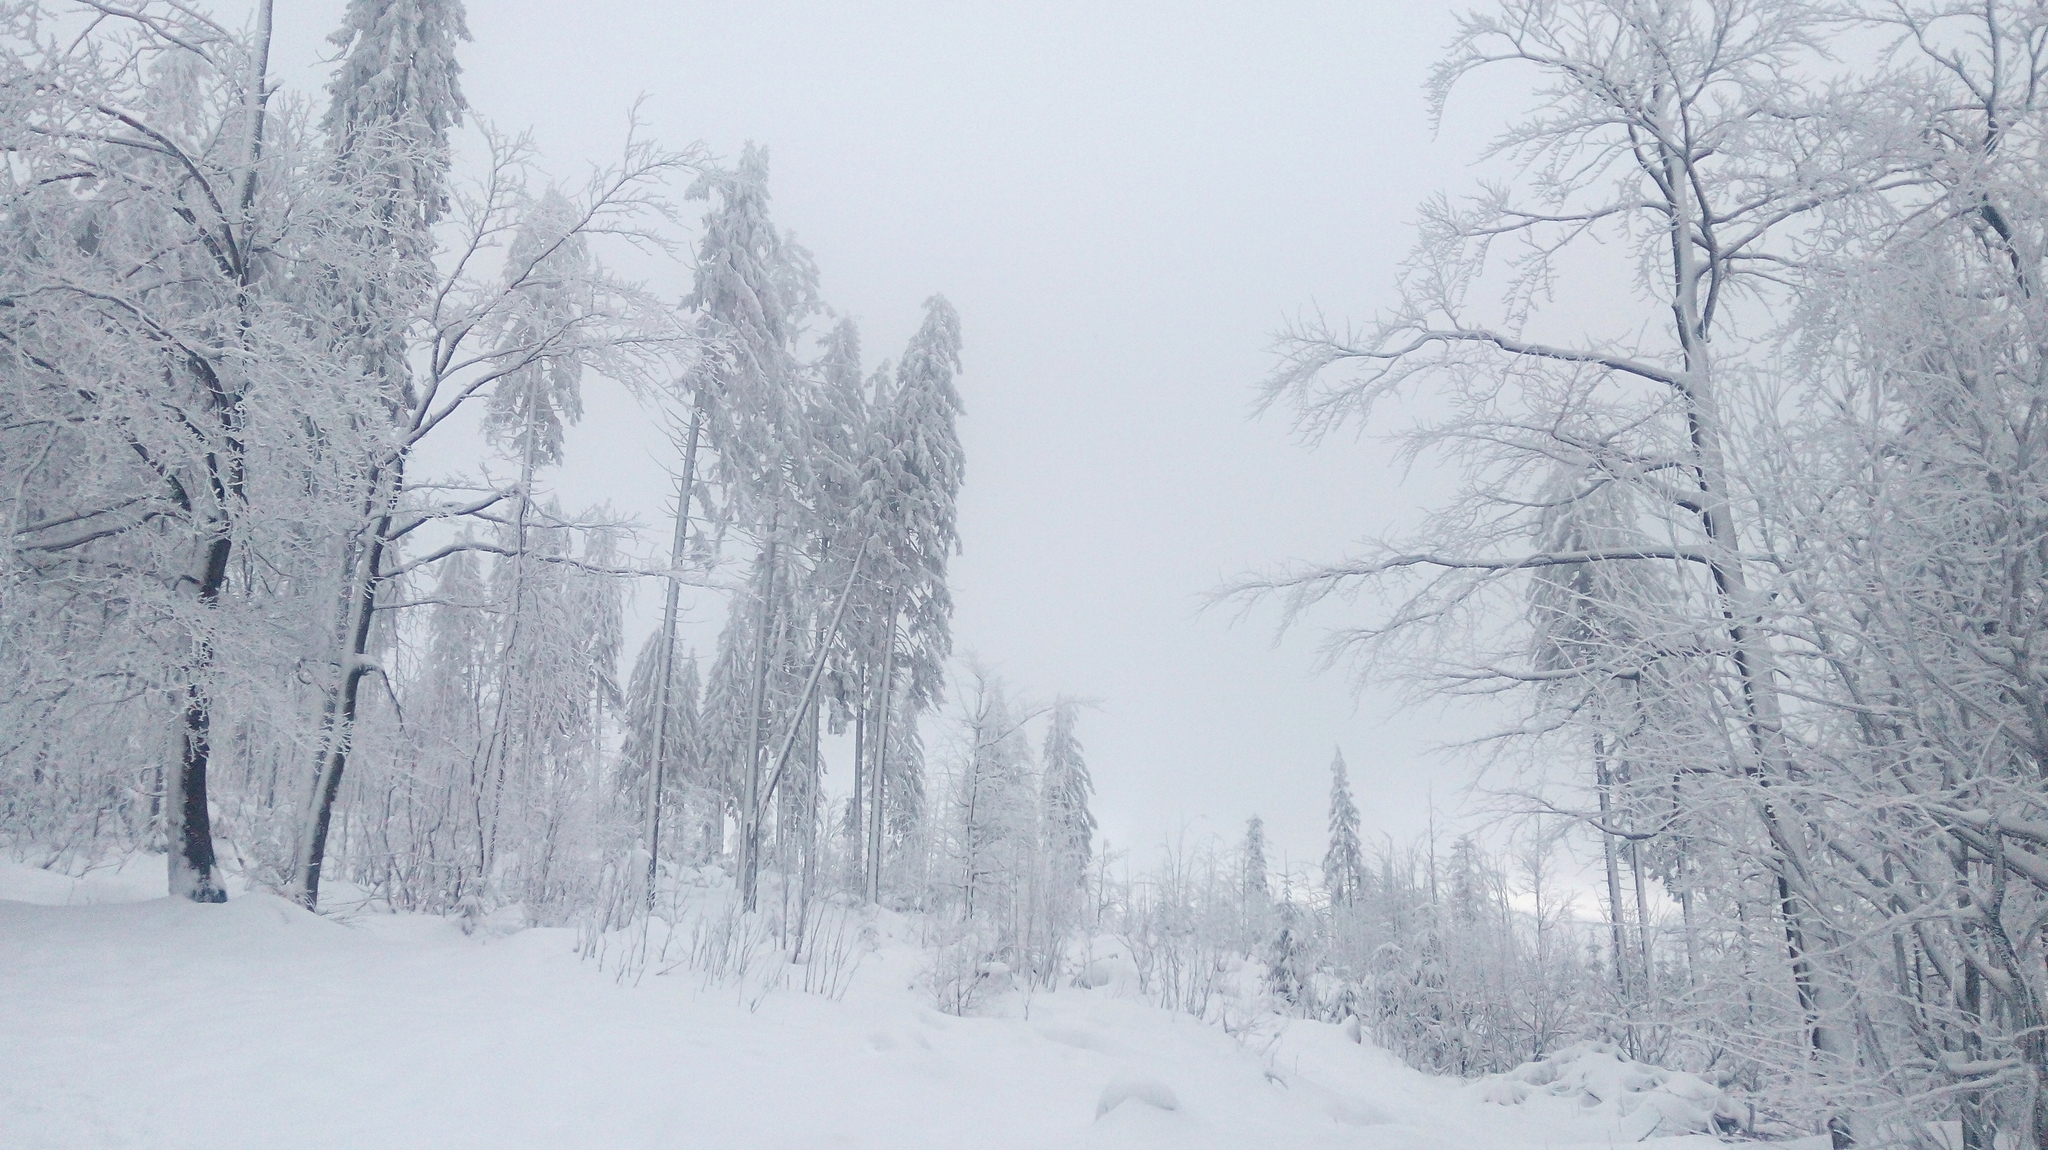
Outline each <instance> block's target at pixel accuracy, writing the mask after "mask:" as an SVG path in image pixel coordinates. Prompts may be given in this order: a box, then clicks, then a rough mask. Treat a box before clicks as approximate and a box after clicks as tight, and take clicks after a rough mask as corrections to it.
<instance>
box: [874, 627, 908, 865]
mask: <svg viewBox="0 0 2048 1150" xmlns="http://www.w3.org/2000/svg"><path fill="white" fill-rule="evenodd" d="M901 594H902V590H901V588H894V587H892V588H890V590H889V639H888V646H886V647H884V648H883V649H882V702H881V706H880V708H879V712H880V713H879V718H880V720H881V726H880V729H878V730H877V731H876V732H875V769H874V771H873V773H872V775H871V776H870V777H871V778H872V780H873V782H872V783H871V784H870V786H869V787H868V790H869V792H870V793H871V794H872V795H873V796H874V800H873V802H874V808H873V812H872V814H870V816H869V818H868V891H867V896H868V901H869V902H871V903H874V902H880V901H881V899H882V799H883V793H884V790H885V789H886V785H887V783H888V777H889V728H890V727H891V726H892V725H894V723H895V720H896V714H895V712H896V707H895V697H894V696H895V686H896V613H897V603H898V601H899V600H900V598H901Z"/></svg>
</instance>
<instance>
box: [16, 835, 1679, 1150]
mask: <svg viewBox="0 0 2048 1150" xmlns="http://www.w3.org/2000/svg"><path fill="white" fill-rule="evenodd" d="M160 866H161V862H160V861H151V860H140V861H138V862H137V863H136V864H133V865H131V866H129V867H126V868H123V869H122V870H120V871H118V872H113V873H105V874H102V875H101V876H98V877H94V878H88V879H87V880H84V881H82V882H81V881H74V880H71V879H67V878H64V877H62V876H57V875H51V874H47V873H45V872H40V871H31V870H29V869H28V868H25V867H21V866H18V865H14V864H7V863H0V1146H5V1147H8V1148H10V1150H30V1148H37V1150H40V1148H46V1147H47V1148H62V1150H82V1148H87V1147H115V1146H123V1147H125V1146H134V1147H151V1148H162V1150H171V1148H176V1147H205V1148H206V1150H232V1148H237V1147H263V1148H266V1150H271V1148H314V1147H346V1148H349V1150H363V1148H379V1150H384V1148H399V1147H433V1148H435V1150H452V1148H457V1147H488V1148H491V1150H508V1148H513V1147H548V1148H550V1150H561V1148H567V1147H605V1148H615V1147H616V1148H626V1147H660V1148H669V1147H676V1148H684V1147H838V1146H846V1147H947V1148H949V1150H957V1148H963V1147H975V1148H979V1147H987V1148H1006V1147H1020V1148H1021V1147H1030V1148H1033V1150H1037V1148H1045V1147H1067V1146H1073V1147H1160V1148H1168V1147H1171V1148H1174V1150H1197V1148H1202V1147H1230V1148H1232V1150H1243V1148H1248V1147H1261V1148H1263V1147H1274V1148H1282V1147H1286V1148H1295V1147H1299V1148H1304V1150H1306V1148H1313V1147H1350V1148H1374V1150H1378V1148H1388V1150H1394V1148H1409V1147H1414V1148H1424V1147H1430V1148H1436V1147H1445V1148H1453V1147H1454V1148H1466V1147H1471V1148H1475V1150H1480V1148H1483V1150H1518V1148H1530V1150H1534V1148H1538V1147H1542V1148H1546V1150H1554V1148H1563V1147H1574V1146H1585V1147H1607V1146H1612V1145H1615V1144H1618V1143H1622V1142H1631V1141H1634V1139H1633V1138H1632V1137H1630V1134H1631V1129H1630V1128H1629V1127H1628V1126H1627V1124H1626V1123H1624V1122H1621V1121H1618V1120H1617V1119H1616V1118H1614V1117H1613V1116H1612V1115H1611V1114H1606V1113H1601V1114H1594V1115H1593V1116H1590V1117H1588V1116H1581V1115H1577V1114H1574V1113H1571V1112H1570V1111H1569V1110H1564V1109H1545V1108H1541V1107H1529V1106H1502V1105H1494V1104H1490V1103H1489V1102H1487V1101H1486V1096H1485V1089H1484V1087H1483V1086H1473V1085H1468V1084H1465V1083H1461V1082H1456V1081H1451V1080H1445V1079H1437V1078H1431V1077H1429V1076H1427V1075H1423V1074H1419V1073H1417V1072H1415V1071H1412V1070H1409V1069H1407V1068H1405V1067H1403V1066H1401V1065H1400V1064H1399V1063H1397V1062H1396V1061H1395V1060H1394V1059H1393V1058H1392V1057H1391V1056H1390V1055H1388V1054H1386V1053H1384V1052H1382V1051H1380V1050H1378V1049H1375V1048H1374V1047H1372V1046H1371V1045H1370V1044H1369V1043H1368V1044H1365V1045H1360V1044H1358V1043H1355V1042H1353V1041H1351V1040H1350V1039H1349V1038H1347V1037H1346V1034H1345V1031H1344V1029H1343V1028H1342V1027H1338V1026H1331V1025H1323V1024H1319V1023H1308V1022H1292V1023H1288V1024H1286V1025H1285V1027H1284V1028H1281V1029H1279V1030H1278V1033H1277V1035H1276V1034H1275V1033H1273V1032H1272V1031H1267V1032H1265V1033H1262V1034H1260V1035H1258V1036H1256V1037H1250V1038H1245V1039H1242V1040H1240V1039H1238V1038H1233V1037H1231V1036H1230V1035H1227V1034H1225V1033H1224V1032H1223V1031H1222V1030H1221V1029H1219V1028H1217V1027H1214V1026H1209V1025H1204V1024H1201V1023H1198V1022H1196V1021H1194V1020H1192V1019H1190V1018H1187V1017H1185V1016H1179V1015H1174V1014H1169V1013H1167V1012H1165V1011H1163V1010H1160V1009H1158V1008H1156V1007H1153V1006H1150V1005H1148V1004H1146V1003H1144V1002H1141V1001H1139V1000H1137V999H1136V998H1135V997H1132V996H1131V995H1130V994H1129V993H1128V989H1127V988H1119V987H1117V986H1114V985H1112V986H1106V987H1103V988H1099V989H1094V990H1083V989H1076V988H1062V989H1060V990H1058V991H1057V992H1054V993H1040V994H1036V995H1032V996H1029V997H1028V998H1027V997H1025V996H1023V995H1021V994H1017V993H1015V992H1012V993H1010V994H1008V995H1005V996H1002V997H1000V998H999V999H997V1000H996V1001H994V1002H992V1003H991V1004H990V1005H989V1009H988V1013H989V1014H990V1015H992V1016H991V1017H972V1018H956V1017H952V1016H949V1015H945V1014H941V1013H939V1012H937V1011H935V1010H933V1009H931V1008H930V1006H929V1005H928V1004H927V1000H926V999H925V998H924V997H923V996H922V995H921V994H920V992H918V991H916V990H913V989H912V983H913V982H914V981H915V980H916V978H917V975H918V973H919V971H920V970H921V969H922V968H923V966H924V964H925V963H926V961H927V958H926V955H925V952H924V951H922V950H920V949H919V948H917V947H916V946H914V945H912V944H911V943H910V942H909V941H908V940H905V939H901V938H899V937H897V936H898V935H899V934H904V933H907V924H905V923H904V921H903V920H900V919H896V918H893V917H889V916H884V917H882V918H880V919H878V920H877V921H876V923H875V926H876V928H877V930H876V932H875V935H876V937H877V941H878V942H879V948H878V949H876V950H875V951H874V952H873V953H871V954H868V955H867V956H866V957H865V958H864V959H863V961H862V962H861V964H860V966H859V968H858V969H857V971H856V972H855V973H854V975H853V978H852V980H851V982H850V984H849V988H848V990H847V992H846V994H845V996H844V998H843V999H839V1000H834V999H831V998H828V997H822V996H819V995H814V994H806V993H803V992H802V991H801V990H798V989H794V988H791V989H784V990H780V991H776V992H772V993H768V994H766V995H765V996H758V995H755V994H748V993H741V992H739V991H736V990H735V989H733V988H732V987H730V986H724V985H712V986H709V987H706V986H705V984H704V982H703V980H702V979H701V978H696V977H690V976H687V975H686V974H685V972H682V971H678V972H677V973H676V974H675V975H671V976H666V977H664V976H657V975H652V974H650V975H649V976H647V977H644V978H642V979H640V980H639V981H638V983H637V984H621V983H620V982H619V981H618V980H616V979H615V978H614V977H613V976H612V974H611V973H610V972H608V971H606V970H603V969H600V968H599V965H598V964H597V963H593V962H589V961H585V960H583V959H581V958H579V957H578V955H577V954H576V952H575V944H576V934H575V932H573V931H569V930H541V929H529V930H520V931H517V932H515V933H510V934H501V935H497V936H495V937H487V936H489V935H490V934H491V932H489V931H480V932H478V935H477V936H466V935H464V934H463V933H462V932H461V931H460V930H458V929H457V928H456V927H455V926H454V925H453V924H451V923H449V922H447V921H444V920H441V919H435V918H424V917H417V916H397V915H383V914H360V915H356V916H353V917H350V918H348V919H347V920H346V921H341V920H337V919H330V918H321V917H316V916H314V915H310V914H307V913H305V912H304V911H301V910H299V909H298V908H296V907H294V906H291V905H289V904H287V903H285V902H283V901H280V900H278V899H275V898H271V897H267V896H264V895H259V894H250V895H245V896H243V897H240V898H237V899H235V900H233V901H231V902H229V903H227V904H226V905H224V906H196V905H192V904H185V903H172V902H170V901H168V900H165V899H163V898H148V897H147V896H148V895H150V894H152V893H155V892H159V891H161V890H162V882H163V878H162V872H161V870H160V869H158V868H160ZM1119 1100H1121V1103H1120V1104H1118V1105H1114V1106H1113V1107H1111V1108H1110V1109H1108V1110H1107V1112H1106V1113H1105V1112H1102V1111H1103V1108H1104V1107H1105V1106H1107V1105H1109V1104H1111V1103H1115V1102H1118V1101H1119ZM1158 1103H1170V1104H1172V1105H1173V1107H1174V1108H1173V1109H1163V1108H1161V1107H1160V1106H1159V1105H1158ZM1638 1134H1639V1132H1638ZM1637 1144H1638V1145H1643V1146H1648V1147H1655V1148H1657V1150H1679V1148H1680V1147H1686V1148H1704V1147H1709V1146H1717V1145H1719V1143H1718V1142H1716V1141H1715V1140H1714V1139H1711V1138H1708V1137H1705V1136H1695V1137H1690V1138H1662V1139H1660V1138H1652V1139H1651V1140H1650V1141H1648V1142H1642V1143H1637Z"/></svg>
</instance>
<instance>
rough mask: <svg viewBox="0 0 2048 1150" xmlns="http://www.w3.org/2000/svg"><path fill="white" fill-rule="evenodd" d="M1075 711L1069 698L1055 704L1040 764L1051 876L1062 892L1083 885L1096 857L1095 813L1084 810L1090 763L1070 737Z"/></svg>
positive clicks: (1089, 789) (1091, 790) (1092, 788)
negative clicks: (1051, 869)
mask: <svg viewBox="0 0 2048 1150" xmlns="http://www.w3.org/2000/svg"><path fill="white" fill-rule="evenodd" d="M1078 709H1079V706H1078V704H1076V703H1075V702H1074V701H1073V700H1072V699H1061V700H1059V701H1058V702H1057V703H1055V704H1054V705H1053V709H1052V724H1051V726H1049V727H1048V728H1047V729H1046V732H1045V753H1044V756H1043V758H1042V760H1041V762H1040V769H1041V770H1042V771H1043V772H1044V781H1043V784H1042V785H1043V787H1044V790H1045V824H1046V826H1045V830H1046V839H1047V845H1048V846H1049V847H1050V848H1051V850H1052V856H1053V867H1054V871H1053V873H1054V876H1055V878H1056V880H1057V881H1058V882H1059V884H1060V885H1061V887H1062V888H1064V889H1070V888H1072V887H1075V886H1078V885H1080V884H1081V883H1083V882H1085V881H1086V880H1087V877H1088V864H1089V863H1090V862H1091V861H1092V860H1093V859H1094V849H1095V812H1093V811H1091V810H1090V809H1088V796H1090V795H1091V794H1093V793H1094V792H1095V781H1094V780H1093V779H1092V778H1090V777H1089V774H1088V761H1087V760H1086V759H1085V758H1083V757H1082V755H1081V741H1080V740H1079V739H1077V738H1075V737H1074V717H1075V712H1076V711H1077V710H1078Z"/></svg>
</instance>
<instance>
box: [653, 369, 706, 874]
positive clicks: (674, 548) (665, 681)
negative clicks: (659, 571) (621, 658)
mask: <svg viewBox="0 0 2048 1150" xmlns="http://www.w3.org/2000/svg"><path fill="white" fill-rule="evenodd" d="M703 426H704V399H703V393H702V392H699V393H698V396H697V402H696V404H695V405H694V408H693V410H692V411H691V412H690V442H689V446H687V447H685V448H684V449H683V478H682V490H681V492H680V493H679V494H678V496H677V498H676V525H675V534H674V536H673V537H672V538H671V540H670V542H669V560H668V565H669V576H668V590H667V594H666V596H665V597H664V598H663V599H662V603H661V639H660V641H659V643H658V646H659V647H660V649H661V680H660V682H661V686H660V689H659V690H657V691H656V692H655V696H654V699H655V702H654V746H653V747H651V748H650V749H649V752H648V756H647V829H646V838H647V909H648V910H650V911H652V910H653V909H654V894H655V889H656V880H657V879H658V878H659V876H660V867H661V787H662V776H663V775H664V773H665V771H664V767H665V766H666V765H667V761H668V714H669V706H670V703H669V694H670V691H671V686H670V684H671V681H672V680H673V678H674V675H675V659H676V610H677V600H678V599H679V598H680V597H681V594H682V584H681V582H680V581H679V580H678V579H677V578H676V572H677V571H678V570H680V569H681V568H682V565H683V555H684V550H685V545H686V544H687V543H688V542H689V531H690V495H691V488H692V487H693V486H694V485H695V481H696V478H697V440H698V438H699V435H700V433H701V431H702V429H703Z"/></svg>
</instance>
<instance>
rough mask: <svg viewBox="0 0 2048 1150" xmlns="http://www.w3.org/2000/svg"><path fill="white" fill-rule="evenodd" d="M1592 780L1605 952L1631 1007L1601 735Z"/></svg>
mask: <svg viewBox="0 0 2048 1150" xmlns="http://www.w3.org/2000/svg"><path fill="white" fill-rule="evenodd" d="M1593 779H1594V784H1595V787H1596V789H1597V790H1598V791H1599V792H1600V853H1601V855H1602V856H1603V857H1604V859H1605V860H1606V863H1607V933H1608V954H1609V955H1610V956H1611V957H1612V958H1613V961H1614V982H1615V985H1616V986H1617V987H1619V988H1620V990H1621V1000H1622V1002H1623V1004H1625V1005H1629V1006H1632V1005H1633V1003H1634V998H1633V996H1632V995H1631V994H1630V993H1629V979H1628V950H1627V947H1626V946H1625V945H1624V944H1623V942H1622V927H1621V868H1620V867H1619V866H1617V865H1616V863H1615V857H1614V832H1613V831H1610V830H1608V829H1607V828H1609V827H1611V826H1613V825H1614V823H1613V821H1612V820H1613V818H1614V809H1613V803H1612V800H1611V799H1610V797H1609V794H1608V789H1609V787H1610V786H1611V785H1612V780H1611V778H1610V777H1609V775H1608V773H1607V760H1606V757H1605V754H1604V748H1603V747H1602V746H1601V741H1600V736H1598V735H1595V736H1593Z"/></svg>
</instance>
